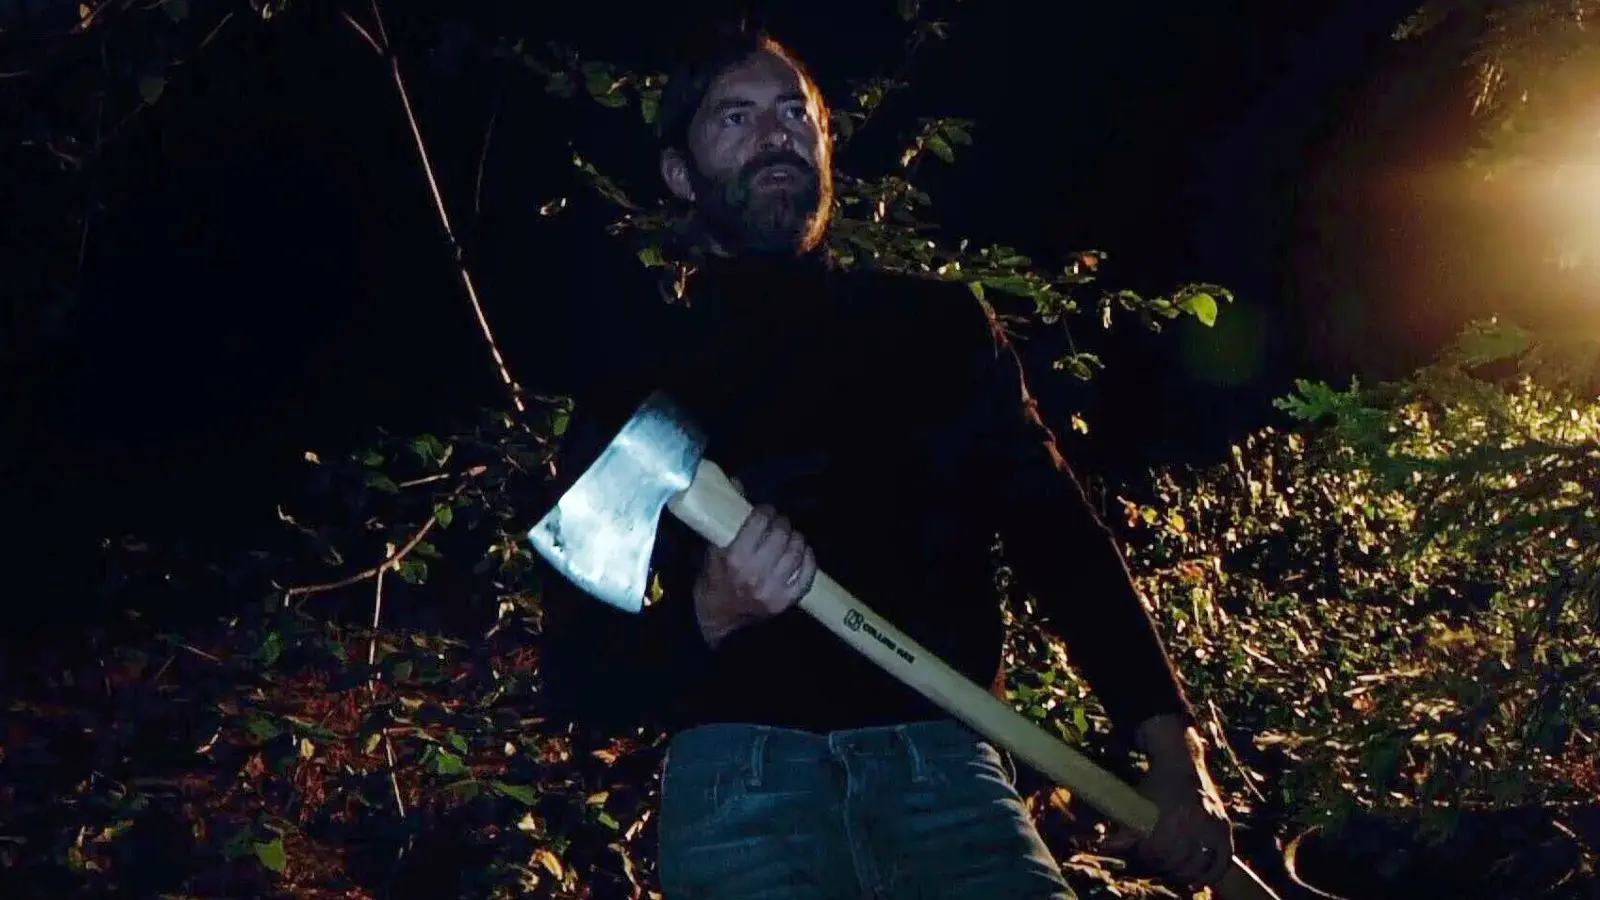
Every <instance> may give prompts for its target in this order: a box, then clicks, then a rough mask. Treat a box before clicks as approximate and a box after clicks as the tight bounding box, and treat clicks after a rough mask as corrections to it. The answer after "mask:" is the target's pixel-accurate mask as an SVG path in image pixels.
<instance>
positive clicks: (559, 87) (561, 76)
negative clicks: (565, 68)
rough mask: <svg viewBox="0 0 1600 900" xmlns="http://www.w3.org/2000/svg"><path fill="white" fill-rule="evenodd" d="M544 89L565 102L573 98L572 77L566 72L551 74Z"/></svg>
mask: <svg viewBox="0 0 1600 900" xmlns="http://www.w3.org/2000/svg"><path fill="white" fill-rule="evenodd" d="M544 89H545V91H546V92H547V93H551V94H554V95H556V96H557V97H560V98H561V99H563V100H566V99H569V98H571V97H572V76H571V75H568V74H567V73H565V72H551V73H550V79H549V80H548V81H546V82H545V84H544Z"/></svg>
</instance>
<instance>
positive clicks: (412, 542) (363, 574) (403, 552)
mask: <svg viewBox="0 0 1600 900" xmlns="http://www.w3.org/2000/svg"><path fill="white" fill-rule="evenodd" d="M486 471H488V467H487V466H473V467H472V468H471V469H468V470H467V471H466V473H465V477H464V479H463V480H462V482H461V484H458V485H456V488H455V490H453V491H451V492H450V496H449V498H448V500H455V499H456V498H457V497H460V496H461V494H462V492H463V491H465V490H466V489H467V486H468V485H469V484H470V483H471V482H470V479H472V478H476V477H477V476H479V475H482V474H483V473H484V472H486ZM447 502H448V501H447ZM437 524H439V514H438V513H437V512H436V513H434V514H432V515H430V516H428V521H426V522H423V523H422V527H421V528H418V529H417V530H416V532H415V533H414V534H412V535H411V537H410V538H409V539H408V540H407V541H406V542H405V543H404V544H401V545H400V547H399V549H397V550H395V551H394V552H392V553H390V554H389V555H388V556H387V557H385V558H384V560H383V562H380V563H378V564H377V565H375V566H372V567H370V568H367V569H362V570H361V571H359V572H357V573H355V574H354V575H348V576H346V577H344V578H340V579H338V580H337V581H325V582H321V583H318V584H303V585H297V586H295V587H291V588H288V589H286V590H285V591H284V592H283V605H284V606H288V605H289V601H291V600H293V599H294V598H296V597H310V596H312V595H314V594H325V593H327V592H328V591H337V590H339V589H340V588H347V587H350V586H351V585H356V584H360V583H361V582H363V581H366V580H368V579H371V578H377V577H378V576H379V575H381V574H382V573H383V572H384V571H385V570H387V569H391V568H394V567H395V566H398V565H400V563H401V562H402V561H404V560H405V558H406V557H407V556H408V555H409V554H410V553H411V551H413V550H415V549H417V545H418V544H421V543H422V541H423V539H424V538H426V537H427V536H428V533H429V532H431V531H432V530H433V526H435V525H437Z"/></svg>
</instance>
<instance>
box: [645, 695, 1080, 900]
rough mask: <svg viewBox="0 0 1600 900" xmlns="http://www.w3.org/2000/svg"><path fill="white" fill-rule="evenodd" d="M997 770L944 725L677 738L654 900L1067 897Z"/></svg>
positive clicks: (708, 732)
mask: <svg viewBox="0 0 1600 900" xmlns="http://www.w3.org/2000/svg"><path fill="white" fill-rule="evenodd" d="M1015 780H1016V779H1015V772H1014V771H1013V770H1012V769H1011V768H1010V767H1009V760H1007V759H1005V758H1004V757H1002V756H1001V754H1000V753H999V752H997V751H996V750H995V748H994V747H992V746H990V745H989V744H987V743H985V742H984V741H982V740H980V739H979V738H978V737H977V736H976V735H974V734H973V733H972V732H971V731H969V730H967V729H966V728H965V727H963V726H962V725H960V724H959V723H957V722H954V721H938V722H916V723H911V724H907V725H898V726H889V727H883V728H865V729H858V730H851V731H836V732H833V733H831V734H825V735H824V734H814V733H811V732H803V731H792V730H788V729H783V728H768V727H762V726H754V725H733V724H718V725H704V726H701V727H698V728H694V729H690V730H688V731H685V732H683V733H681V734H679V735H677V736H676V737H675V738H674V739H673V740H672V742H671V743H670V744H668V746H667V757H666V762H665V764H664V766H663V769H662V784H661V812H660V820H659V824H658V832H659V839H660V849H659V857H658V859H659V865H660V876H661V887H662V890H663V892H664V894H665V900H824V898H826V900H958V898H959V900H1073V897H1074V895H1073V893H1072V890H1071V889H1070V888H1069V887H1068V886H1067V884H1066V882H1065V881H1064V880H1063V879H1062V876H1061V870H1060V867H1059V866H1058V865H1057V864H1056V862H1055V860H1054V859H1053V858H1052V857H1051V855H1050V851H1049V850H1048V849H1046V847H1045V845H1044V842H1043V841H1042V840H1040V838H1039V834H1038V832H1037V831H1036V830H1035V829H1034V827H1033V823H1032V821H1031V820H1030V819H1029V817H1028V813H1027V810H1026V808H1025V807H1024V806H1023V803H1022V799H1021V797H1020V796H1018V794H1017V791H1016V788H1015V786H1014V785H1015Z"/></svg>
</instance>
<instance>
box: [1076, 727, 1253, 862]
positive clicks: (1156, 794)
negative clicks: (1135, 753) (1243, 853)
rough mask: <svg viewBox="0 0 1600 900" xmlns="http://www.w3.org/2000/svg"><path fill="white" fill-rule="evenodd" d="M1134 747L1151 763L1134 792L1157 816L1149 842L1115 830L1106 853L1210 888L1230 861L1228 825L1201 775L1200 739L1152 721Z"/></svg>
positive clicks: (1203, 769) (1213, 789) (1205, 775)
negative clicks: (1122, 855)
mask: <svg viewBox="0 0 1600 900" xmlns="http://www.w3.org/2000/svg"><path fill="white" fill-rule="evenodd" d="M1139 743H1140V745H1141V746H1142V747H1143V748H1144V750H1145V753H1146V754H1147V755H1148V756H1149V758H1150V769H1149V771H1148V772H1147V773H1146V774H1145V778H1144V780H1143V781H1141V782H1140V784H1139V792H1140V793H1141V794H1144V795H1145V797H1147V798H1148V799H1149V800H1150V801H1151V802H1153V803H1155V805H1156V807H1157V808H1158V809H1159V810H1160V811H1161V814H1160V817H1159V818H1158V819H1157V821H1156V828H1155V831H1153V832H1151V833H1150V835H1149V836H1148V837H1146V838H1144V839H1143V840H1141V839H1139V837H1138V836H1137V835H1135V834H1133V833H1132V832H1130V831H1127V830H1119V831H1117V832H1114V833H1113V834H1112V836H1111V837H1110V838H1109V839H1108V840H1107V841H1106V844H1105V846H1106V849H1108V850H1110V851H1112V852H1121V853H1125V852H1128V851H1132V852H1133V854H1134V855H1135V856H1136V857H1137V858H1138V859H1139V860H1140V861H1142V862H1144V863H1145V864H1146V865H1149V866H1150V867H1151V868H1153V869H1155V870H1156V871H1157V872H1160V873H1161V874H1162V875H1163V876H1165V877H1167V878H1170V879H1172V880H1173V881H1174V882H1177V883H1179V884H1183V885H1187V886H1190V887H1196V888H1198V887H1204V886H1206V885H1210V884H1215V883H1216V882H1217V881H1218V880H1220V879H1221V878H1222V876H1223V875H1224V874H1225V873H1226V872H1227V871H1228V867H1229V865H1230V864H1231V862H1232V859H1233V826H1232V825H1230V824H1229V822H1228V815H1227V811H1226V809H1225V808H1224V807H1223V805H1222V798H1221V797H1220V796H1219V795H1218V793H1217V788H1216V785H1215V784H1213V783H1212V781H1211V776H1210V774H1209V773H1207V772H1206V766H1205V751H1204V749H1203V744H1202V743H1201V740H1200V736H1199V734H1197V733H1196V732H1195V731H1194V729H1192V728H1188V727H1187V726H1185V725H1183V724H1182V723H1180V722H1177V721H1176V720H1166V719H1152V720H1151V721H1149V722H1147V723H1145V724H1144V725H1142V726H1141V727H1140V730H1139Z"/></svg>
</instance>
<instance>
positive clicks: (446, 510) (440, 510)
mask: <svg viewBox="0 0 1600 900" xmlns="http://www.w3.org/2000/svg"><path fill="white" fill-rule="evenodd" d="M455 518H456V511H455V508H454V507H452V506H451V505H450V504H448V503H441V504H439V505H438V506H435V507H434V508H433V520H434V521H435V522H438V523H439V527H440V528H449V527H450V523H451V522H453V521H455Z"/></svg>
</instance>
